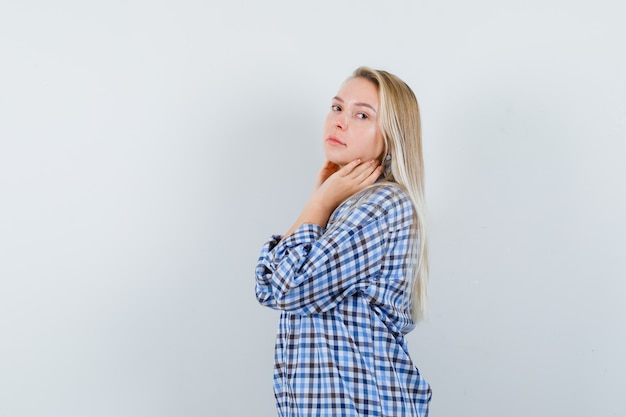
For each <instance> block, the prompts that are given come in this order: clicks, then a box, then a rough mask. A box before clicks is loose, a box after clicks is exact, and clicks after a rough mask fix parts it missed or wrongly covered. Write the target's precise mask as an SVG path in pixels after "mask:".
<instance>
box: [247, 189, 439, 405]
mask: <svg viewBox="0 0 626 417" xmlns="http://www.w3.org/2000/svg"><path fill="white" fill-rule="evenodd" d="M355 202H356V204H355ZM413 221H414V218H413V208H412V205H411V202H410V200H409V199H408V197H407V195H406V194H405V193H404V192H403V191H402V190H401V189H400V188H399V187H397V186H395V185H393V184H383V185H379V186H376V187H374V188H372V189H369V190H366V191H362V192H361V193H359V194H357V195H355V196H353V197H352V198H350V199H349V200H348V201H346V202H344V203H343V204H341V205H340V206H339V207H338V208H337V209H336V210H335V212H334V213H333V214H332V216H331V218H330V219H329V221H328V224H327V226H326V229H323V228H321V227H320V226H318V225H313V224H304V225H302V226H300V227H299V228H298V229H296V231H295V232H294V233H293V234H292V235H290V236H288V237H286V238H285V239H284V240H282V241H280V239H281V237H280V236H273V237H272V239H271V240H270V241H269V242H267V243H266V244H265V245H264V246H263V249H262V251H261V254H260V256H259V260H258V265H257V268H256V296H257V299H258V301H259V302H260V303H261V304H262V305H265V306H268V307H271V308H274V309H278V310H281V316H280V322H279V327H278V335H277V339H276V346H275V366H274V393H275V396H276V404H277V408H278V413H279V415H280V416H282V417H287V416H289V417H295V416H298V417H304V416H333V417H337V416H390V417H391V416H393V417H400V416H406V417H408V416H414V417H425V416H427V415H428V404H429V402H430V398H431V390H430V386H429V385H428V383H427V382H426V381H425V380H424V379H423V378H422V376H421V375H420V373H419V371H418V369H417V368H416V367H415V365H414V364H413V362H412V360H411V358H410V357H409V352H408V348H407V343H406V340H405V334H407V333H408V332H409V331H411V330H413V328H414V327H415V324H414V322H413V320H412V319H411V296H410V285H411V278H410V276H409V275H410V271H409V265H408V264H407V262H406V259H407V254H408V252H409V250H410V245H412V244H413V243H414V240H413V239H415V237H414V234H413V233H411V225H412V222H413Z"/></svg>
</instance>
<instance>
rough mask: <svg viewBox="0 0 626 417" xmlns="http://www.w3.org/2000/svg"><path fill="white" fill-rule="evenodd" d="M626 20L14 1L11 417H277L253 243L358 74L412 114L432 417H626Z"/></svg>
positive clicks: (4, 221)
mask: <svg viewBox="0 0 626 417" xmlns="http://www.w3.org/2000/svg"><path fill="white" fill-rule="evenodd" d="M625 15H626V5H625V4H624V2H623V1H596V2H588V1H587V2H582V1H565V0H560V1H549V0H548V1H526V2H512V1H508V2H507V1H505V2H503V1H486V0H480V1H474V2H467V1H463V0H450V1H445V0H444V1H432V0H417V1H386V2H383V1H372V0H369V1H356V0H351V1H315V2H306V3H304V2H292V1H278V0H271V1H264V2H256V1H242V0H241V1H231V2H210V1H209V2H206V1H191V0H179V1H173V0H169V1H165V0H161V1H151V2H148V1H144V2H141V1H135V2H120V1H107V2H104V1H102V2H78V1H75V2H70V1H63V0H60V1H55V2H45V1H20V2H17V1H15V2H9V1H2V3H0V416H2V417H27V416H28V417H30V416H63V417H72V416H76V417H78V416H94V417H95V416H116V417H139V416H146V417H147V416H150V417H155V416H220V417H222V416H273V415H276V412H275V409H274V399H273V394H272V385H271V384H272V381H271V378H272V366H273V364H272V362H273V343H274V337H275V333H276V327H277V323H278V313H277V312H275V311H272V310H269V309H265V308H263V307H261V306H259V305H258V304H257V303H256V300H255V298H254V275H253V272H254V267H255V264H256V259H257V256H258V253H259V250H260V248H261V246H262V244H263V243H264V242H265V240H266V239H268V238H269V236H270V235H271V234H273V233H282V232H284V231H285V230H286V229H287V228H289V226H290V225H291V223H292V221H293V220H294V219H295V218H296V217H297V215H298V213H299V211H300V208H301V207H302V206H303V204H304V203H305V201H306V199H307V197H308V195H309V192H310V189H311V187H312V185H313V181H314V178H315V175H316V173H317V170H318V168H319V167H320V166H321V163H322V161H323V154H322V151H321V127H322V122H323V118H324V116H325V114H326V112H327V111H328V108H329V105H330V99H331V97H332V96H333V95H334V94H335V93H336V91H337V89H338V87H339V85H340V83H341V82H342V81H343V80H344V79H345V78H346V77H347V76H348V75H349V74H350V72H351V71H352V70H353V69H354V68H356V67H357V66H359V65H370V66H373V67H376V68H382V69H386V70H389V71H391V72H393V73H395V74H397V75H399V76H400V77H401V78H403V79H404V80H405V81H406V82H407V83H408V84H409V85H411V86H412V88H413V90H414V91H415V93H416V95H417V96H418V99H419V101H420V105H421V109H422V120H423V126H424V128H423V135H424V152H425V164H426V172H427V178H426V182H427V193H428V194H427V200H428V206H429V220H430V236H431V246H430V253H431V298H430V300H431V306H430V312H431V314H430V318H429V319H428V321H426V322H424V323H421V324H420V325H419V326H418V327H417V329H416V330H415V331H414V332H413V333H411V334H410V336H409V345H410V350H411V354H412V356H413V358H414V361H415V362H416V364H417V365H418V366H419V368H420V370H421V372H422V373H423V374H424V376H425V377H426V378H427V379H428V380H429V382H430V383H431V385H432V387H433V402H432V405H431V415H432V416H433V417H438V416H441V417H449V416H481V417H503V416H507V417H521V416H525V417H526V416H545V417H554V416H571V417H574V416H576V417H588V416H602V417H604V416H607V417H608V416H624V415H626V400H625V399H624V394H623V387H624V379H623V378H624V374H625V373H626V359H625V356H624V352H626V340H625V338H626V303H624V302H623V298H624V294H625V293H626V280H625V278H626V260H625V259H626V256H624V252H625V248H626V221H625V220H624V215H625V214H626V186H625V182H626V181H625V180H626V164H625V163H624V160H625V158H626V100H625V99H624V97H626V77H624V74H626V54H625V53H624V51H625V50H626V49H625V48H626V46H625V45H624V40H625V39H626V26H625V25H624V24H623V18H624V16H625Z"/></svg>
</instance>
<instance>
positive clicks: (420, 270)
mask: <svg viewBox="0 0 626 417" xmlns="http://www.w3.org/2000/svg"><path fill="white" fill-rule="evenodd" d="M352 78H364V79H366V80H369V81H370V82H372V83H373V84H374V85H375V86H376V87H377V89H378V95H379V102H380V104H379V110H378V118H379V119H378V120H379V123H380V127H381V130H382V134H383V139H384V145H385V147H384V151H383V154H382V157H381V164H382V165H383V167H384V172H383V181H386V182H392V183H395V184H397V185H399V186H400V187H401V188H402V189H404V190H405V191H406V193H407V194H408V196H409V199H410V200H411V203H413V209H414V218H415V221H414V222H413V227H414V230H413V233H415V234H416V236H417V239H415V242H416V244H415V247H414V248H412V251H411V255H410V257H411V259H409V260H408V261H409V262H410V264H411V265H412V279H413V285H412V286H411V288H412V289H411V297H412V315H413V319H414V320H415V321H418V320H421V319H423V318H425V317H426V311H427V298H428V233H427V227H426V200H425V196H424V158H423V156H422V126H421V121H420V111H419V105H418V102H417V99H416V97H415V94H414V93H413V90H411V88H410V87H409V86H408V85H407V84H406V83H405V82H404V81H402V80H401V79H400V78H398V77H397V76H395V75H393V74H391V73H389V72H387V71H383V70H377V69H372V68H369V67H364V66H363V67H359V68H357V69H356V70H355V71H354V73H353V74H352V76H351V77H350V78H349V79H352ZM388 155H389V157H387V156H388ZM377 184H380V182H378V183H377Z"/></svg>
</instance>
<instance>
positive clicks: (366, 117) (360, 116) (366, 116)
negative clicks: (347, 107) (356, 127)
mask: <svg viewBox="0 0 626 417" xmlns="http://www.w3.org/2000/svg"><path fill="white" fill-rule="evenodd" d="M356 117H357V118H359V119H368V118H369V116H368V115H367V114H365V113H357V114H356Z"/></svg>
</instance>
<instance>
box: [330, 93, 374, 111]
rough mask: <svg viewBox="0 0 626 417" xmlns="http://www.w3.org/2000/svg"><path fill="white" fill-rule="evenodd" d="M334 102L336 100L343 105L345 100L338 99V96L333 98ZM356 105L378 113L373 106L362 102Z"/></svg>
mask: <svg viewBox="0 0 626 417" xmlns="http://www.w3.org/2000/svg"><path fill="white" fill-rule="evenodd" d="M333 100H336V101H338V102H340V103H343V102H344V101H343V99H342V98H341V97H338V96H335V97H333ZM354 105H355V106H360V107H368V108H370V109H372V111H373V112H374V113H377V112H376V109H375V108H374V106H372V105H371V104H367V103H362V102H360V101H359V102H356V103H354Z"/></svg>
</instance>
